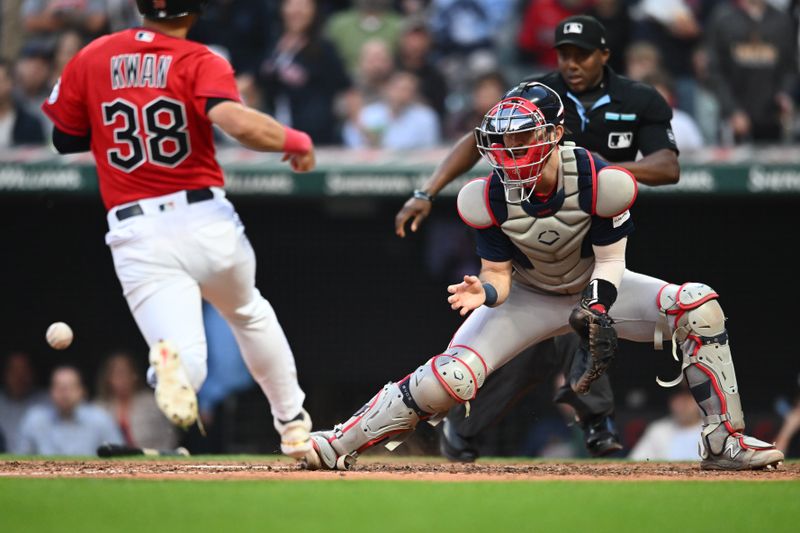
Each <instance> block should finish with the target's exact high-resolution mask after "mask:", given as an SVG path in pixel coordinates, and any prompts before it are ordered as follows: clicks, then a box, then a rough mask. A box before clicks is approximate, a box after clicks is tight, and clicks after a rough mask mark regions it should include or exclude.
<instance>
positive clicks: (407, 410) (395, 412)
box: [306, 346, 487, 469]
mask: <svg viewBox="0 0 800 533" xmlns="http://www.w3.org/2000/svg"><path fill="white" fill-rule="evenodd" d="M486 374H487V368H486V365H485V363H484V362H483V359H481V357H480V356H479V355H478V354H477V353H475V352H474V351H472V350H471V349H469V348H467V347H464V346H455V347H451V348H449V349H448V350H447V351H446V352H445V353H443V354H439V355H437V356H435V357H433V358H431V359H430V360H428V361H427V362H426V363H425V364H424V365H422V366H420V367H419V368H417V370H415V371H414V372H413V373H412V374H409V375H408V376H407V377H405V378H404V379H402V380H401V381H399V382H397V383H387V384H386V385H385V386H384V387H383V389H381V391H380V392H378V394H376V395H375V396H374V397H373V398H372V400H370V401H369V402H368V403H367V404H365V405H364V406H363V407H362V408H361V409H359V410H358V411H356V413H355V414H353V416H352V417H350V419H349V420H347V421H346V422H345V423H343V424H339V425H337V426H335V427H334V428H333V431H327V432H315V433H313V434H312V435H311V437H312V446H313V450H312V451H311V452H310V453H309V454H307V455H306V465H307V467H308V468H310V469H317V468H326V469H346V468H349V467H350V466H351V465H352V464H354V463H355V458H356V457H357V456H358V454H359V453H361V452H363V451H364V450H366V449H368V448H370V447H372V446H374V445H376V444H378V443H381V442H384V441H387V439H389V438H390V437H395V438H394V439H392V440H390V441H388V442H387V443H386V447H387V448H389V449H390V450H393V449H394V448H396V447H397V446H398V445H399V444H400V443H401V442H402V439H403V438H404V437H405V436H406V435H407V434H408V432H410V431H412V430H413V429H414V428H415V427H417V424H418V423H419V421H420V420H428V421H431V422H434V421H435V422H437V423H438V420H437V419H435V418H434V417H435V415H438V414H440V413H445V412H447V411H448V410H449V409H450V408H451V407H452V406H454V405H455V404H456V403H464V402H468V401H469V400H471V399H473V398H474V397H475V394H476V393H477V391H478V388H479V387H480V386H482V385H483V382H484V380H485V379H486ZM343 457H349V459H343Z"/></svg>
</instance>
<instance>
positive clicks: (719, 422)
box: [657, 283, 783, 470]
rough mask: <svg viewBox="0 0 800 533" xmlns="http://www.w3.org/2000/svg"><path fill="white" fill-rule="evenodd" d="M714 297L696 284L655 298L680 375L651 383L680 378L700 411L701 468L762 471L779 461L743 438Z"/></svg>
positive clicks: (773, 451)
mask: <svg viewBox="0 0 800 533" xmlns="http://www.w3.org/2000/svg"><path fill="white" fill-rule="evenodd" d="M717 298H718V295H717V293H716V292H714V290H713V289H712V288H711V287H709V286H707V285H703V284H702V283H686V284H684V285H681V286H677V285H666V286H665V287H663V288H662V289H661V291H660V292H659V295H658V305H659V307H660V309H661V311H662V312H664V313H665V314H666V315H667V317H668V319H669V318H670V317H671V318H672V319H673V320H674V324H673V325H674V333H673V335H672V339H673V355H674V356H675V358H676V360H677V359H678V358H677V355H676V352H675V350H676V344H680V346H681V351H682V352H683V362H682V365H681V370H682V373H683V375H681V376H679V377H678V378H677V379H675V380H673V381H672V382H663V381H661V380H659V379H657V381H658V384H659V385H661V386H664V387H671V386H675V385H677V384H679V383H680V382H681V381H682V379H683V376H684V375H685V377H686V380H687V382H688V384H689V388H690V389H691V391H692V395H693V396H694V398H695V400H696V401H697V403H698V405H699V406H700V409H701V410H702V411H703V415H704V416H703V430H702V433H701V437H700V455H701V457H702V458H703V463H702V466H703V467H704V468H716V469H724V470H744V469H752V468H763V467H766V466H770V465H774V464H776V463H778V462H779V461H781V460H783V454H782V453H781V452H779V451H778V450H776V449H775V447H774V446H772V445H770V444H768V443H766V442H762V441H760V440H758V439H755V438H753V437H749V436H746V435H743V434H742V433H741V431H743V430H744V413H743V412H742V405H741V401H740V399H739V387H738V385H737V383H736V373H735V372H734V368H733V360H732V358H731V351H730V344H729V342H728V332H727V331H726V329H725V315H724V313H723V312H722V307H720V305H719V303H718V302H717Z"/></svg>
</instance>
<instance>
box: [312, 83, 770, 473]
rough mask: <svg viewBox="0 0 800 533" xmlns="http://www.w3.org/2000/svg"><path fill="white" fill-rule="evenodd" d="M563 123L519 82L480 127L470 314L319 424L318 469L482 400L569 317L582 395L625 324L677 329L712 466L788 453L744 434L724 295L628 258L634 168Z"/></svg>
mask: <svg viewBox="0 0 800 533" xmlns="http://www.w3.org/2000/svg"><path fill="white" fill-rule="evenodd" d="M563 121H564V107H563V105H562V102H561V99H560V98H559V96H558V94H557V93H555V92H554V91H553V90H552V89H550V88H549V87H547V86H546V85H542V84H541V83H536V82H531V83H522V84H520V85H519V86H518V87H516V88H515V89H513V90H512V91H510V92H509V93H507V94H506V95H505V97H504V98H503V99H502V100H501V101H500V102H499V103H498V104H497V105H495V106H494V107H493V108H492V109H491V110H490V111H489V112H488V113H487V114H486V115H485V117H484V118H483V120H482V122H481V125H480V126H479V127H478V128H477V129H476V132H475V135H476V139H477V144H478V148H479V150H480V151H481V154H482V156H483V157H484V158H485V159H486V160H487V161H488V162H489V163H490V164H491V166H492V167H493V169H494V170H493V172H492V174H491V175H490V176H489V177H487V178H485V179H477V180H473V181H471V182H469V183H468V184H467V185H465V186H464V187H463V188H462V190H461V191H460V193H459V196H458V211H459V215H460V216H461V218H462V219H463V221H464V222H465V223H466V224H467V225H469V226H471V227H473V228H475V229H476V230H477V236H476V240H477V253H478V255H479V256H480V257H481V261H482V266H481V272H480V275H479V276H464V279H463V281H462V282H460V283H457V284H454V285H451V286H449V287H448V292H449V293H450V296H449V298H448V302H449V303H450V304H451V307H452V308H453V309H454V310H458V311H459V312H460V314H461V315H462V316H465V315H466V314H467V313H469V312H470V311H472V313H471V314H470V316H469V317H468V318H467V319H466V320H465V321H464V323H463V324H462V325H461V327H460V328H459V329H458V331H457V332H456V334H455V335H454V336H453V339H452V341H451V342H450V344H449V345H448V347H447V348H446V349H445V350H444V352H442V353H440V354H438V355H435V356H434V357H432V358H430V359H429V360H428V361H426V362H425V363H424V364H423V365H421V366H420V367H419V368H417V369H416V370H414V371H413V372H412V373H411V374H409V375H408V376H406V377H404V378H403V379H401V380H399V381H397V382H390V383H388V384H387V385H385V386H384V387H383V389H381V390H380V391H379V392H378V393H377V394H376V395H375V396H374V397H373V398H372V399H371V400H370V401H369V402H367V403H366V404H365V405H364V406H363V407H362V408H361V409H359V410H358V411H357V412H356V413H355V414H354V415H353V416H352V417H351V418H350V419H349V420H347V421H346V422H344V423H342V424H339V425H337V426H335V427H334V428H333V429H332V430H329V431H321V432H316V433H312V445H313V450H312V451H311V452H309V454H308V455H307V456H306V464H307V465H308V467H309V468H328V469H334V468H338V469H345V468H349V467H350V466H351V465H352V464H353V462H354V461H355V459H356V457H357V456H358V455H359V454H360V453H362V452H364V451H365V450H367V449H368V448H370V447H371V446H374V445H375V444H378V443H381V442H385V443H386V444H387V447H389V448H390V449H392V448H393V447H394V446H396V445H397V444H398V443H399V442H400V441H402V439H403V437H404V435H405V434H407V433H408V432H409V431H411V430H413V429H414V428H415V427H416V425H417V424H418V423H419V422H420V421H421V420H426V421H428V422H431V423H436V422H437V421H438V420H439V419H440V418H441V417H442V416H443V415H444V414H445V413H446V412H447V411H448V410H449V409H450V408H451V407H453V406H454V405H456V404H458V403H467V402H469V401H470V400H472V399H473V398H475V396H476V394H477V393H478V390H479V389H480V387H481V386H482V385H483V383H484V380H485V379H486V377H487V375H489V374H490V373H491V372H493V371H495V370H496V369H498V368H500V367H501V366H503V365H504V364H505V363H507V362H508V361H509V360H511V359H512V358H513V357H514V356H515V355H516V354H518V353H520V352H521V351H523V350H524V349H525V348H527V347H528V346H531V345H533V344H535V343H537V342H540V341H542V340H544V339H547V338H550V337H553V336H556V335H560V334H563V333H565V332H568V331H570V329H573V330H575V331H576V332H577V333H578V334H579V335H580V336H581V338H582V341H583V347H584V352H585V353H584V356H585V359H584V366H583V369H582V371H581V374H580V375H579V376H573V379H572V380H571V384H572V387H573V389H574V390H575V391H576V392H577V393H582V392H585V391H587V390H589V388H590V387H591V384H592V382H593V381H594V380H596V379H597V378H598V377H600V376H601V375H603V372H605V370H606V368H607V367H608V365H609V363H610V362H611V361H612V359H613V356H614V352H615V350H616V343H617V336H619V337H621V338H623V339H628V340H633V341H638V342H648V341H650V342H652V340H653V339H654V337H655V336H657V335H662V334H664V333H667V334H669V335H671V336H672V339H673V343H674V345H676V346H679V347H680V349H681V352H682V354H683V373H684V375H685V377H686V379H687V380H688V382H689V385H690V388H691V390H692V393H693V395H694V397H695V399H696V400H697V402H698V404H699V405H700V408H701V409H702V411H703V414H704V418H703V422H704V425H703V430H702V434H701V438H700V445H701V456H702V463H701V466H702V467H703V468H705V469H720V470H747V469H758V468H765V467H771V466H776V465H777V464H778V463H779V462H780V461H782V460H783V454H782V453H781V452H780V451H778V450H776V449H775V447H774V446H773V445H771V444H768V443H766V442H762V441H759V440H757V439H755V438H753V437H749V436H746V435H744V434H743V433H742V431H743V430H744V415H743V413H742V408H741V404H740V400H739V390H738V387H737V384H736V377H735V373H734V369H733V362H732V359H731V352H730V345H729V342H728V333H727V331H726V329H725V317H724V314H723V312H722V308H721V307H720V305H719V303H718V301H717V300H718V296H717V293H716V292H714V290H713V289H711V288H710V287H708V286H707V285H704V284H702V283H684V284H682V285H675V284H671V283H667V282H664V281H662V280H660V279H657V278H654V277H650V276H646V275H643V274H638V273H636V272H632V271H630V270H628V269H626V266H625V248H626V243H627V237H628V235H630V234H631V232H632V231H633V221H632V218H631V214H630V211H629V209H630V207H631V205H632V204H633V203H634V201H635V198H636V193H637V187H636V180H635V179H634V177H633V176H632V175H631V174H630V173H629V172H628V171H626V170H624V169H621V168H619V167H614V166H610V165H607V164H606V163H605V162H603V161H601V160H599V159H595V158H593V157H592V155H591V153H589V152H588V151H587V150H584V149H582V148H578V147H576V146H574V145H571V144H568V143H564V144H561V145H560V144H559V143H560V141H561V138H562V136H563V134H564V126H563ZM675 353H677V352H675ZM677 381H678V380H676V381H675V382H677ZM675 382H673V383H675Z"/></svg>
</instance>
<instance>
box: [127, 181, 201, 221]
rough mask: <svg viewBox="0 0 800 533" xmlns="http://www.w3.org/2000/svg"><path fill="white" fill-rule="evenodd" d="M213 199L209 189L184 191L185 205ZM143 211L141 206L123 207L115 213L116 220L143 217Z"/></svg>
mask: <svg viewBox="0 0 800 533" xmlns="http://www.w3.org/2000/svg"><path fill="white" fill-rule="evenodd" d="M212 198H214V191H212V190H211V189H209V188H206V189H192V190H191V191H186V203H187V204H194V203H197V202H203V201H205V200H211V199H212ZM143 214H144V210H143V209H142V206H140V205H139V204H133V205H129V206H128V207H124V208H122V209H120V210H118V211H117V213H116V215H117V220H119V221H120V222H122V221H123V220H125V219H126V218H131V217H135V216H138V215H143Z"/></svg>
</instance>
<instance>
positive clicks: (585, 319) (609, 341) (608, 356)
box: [569, 307, 617, 394]
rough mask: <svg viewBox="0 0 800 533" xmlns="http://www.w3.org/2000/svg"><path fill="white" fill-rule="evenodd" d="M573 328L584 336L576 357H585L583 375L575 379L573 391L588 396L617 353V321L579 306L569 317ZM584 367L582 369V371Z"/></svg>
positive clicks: (572, 382) (579, 366) (604, 314)
mask: <svg viewBox="0 0 800 533" xmlns="http://www.w3.org/2000/svg"><path fill="white" fill-rule="evenodd" d="M569 323H570V325H571V326H572V328H573V329H574V330H575V331H576V332H577V333H578V335H580V336H581V340H582V342H581V350H580V351H579V352H578V354H576V355H577V356H578V357H582V358H583V361H584V363H583V365H578V368H580V369H581V370H582V372H581V375H580V376H579V377H577V378H574V379H571V382H570V385H571V386H572V390H574V391H575V392H577V393H578V394H586V393H587V392H589V387H591V386H592V383H594V382H595V381H596V380H597V379H598V378H599V377H600V376H602V375H603V374H605V372H606V370H608V367H609V365H611V361H613V360H614V355H615V354H616V353H617V331H616V330H615V329H614V326H613V325H612V324H613V323H614V321H613V320H612V319H611V317H610V316H608V314H607V313H604V312H600V311H597V310H594V309H587V308H584V307H577V308H576V309H575V310H574V311H572V314H570V316H569ZM581 366H582V368H581Z"/></svg>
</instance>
